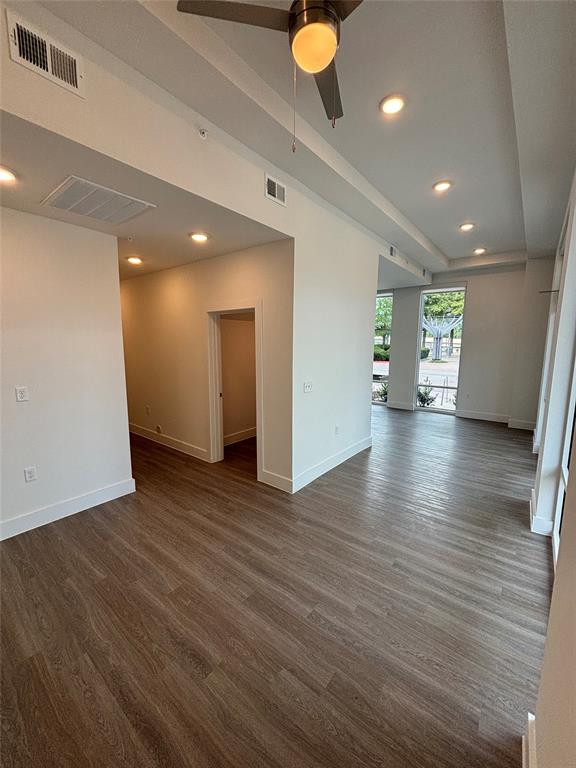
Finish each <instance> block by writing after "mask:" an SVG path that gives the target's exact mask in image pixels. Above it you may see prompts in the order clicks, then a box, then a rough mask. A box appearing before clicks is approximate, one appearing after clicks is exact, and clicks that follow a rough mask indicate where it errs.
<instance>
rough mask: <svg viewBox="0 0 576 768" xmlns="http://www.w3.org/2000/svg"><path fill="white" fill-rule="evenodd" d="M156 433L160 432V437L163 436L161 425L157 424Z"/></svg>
mask: <svg viewBox="0 0 576 768" xmlns="http://www.w3.org/2000/svg"><path fill="white" fill-rule="evenodd" d="M156 432H158V434H159V435H161V434H162V427H161V426H160V424H156Z"/></svg>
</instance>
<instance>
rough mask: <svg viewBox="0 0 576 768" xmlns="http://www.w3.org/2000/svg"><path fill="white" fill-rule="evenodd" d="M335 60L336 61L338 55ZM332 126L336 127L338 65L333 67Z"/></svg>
mask: <svg viewBox="0 0 576 768" xmlns="http://www.w3.org/2000/svg"><path fill="white" fill-rule="evenodd" d="M333 61H334V63H336V56H334V59H333ZM332 128H336V67H333V68H332Z"/></svg>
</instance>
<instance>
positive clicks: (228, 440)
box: [224, 427, 256, 445]
mask: <svg viewBox="0 0 576 768" xmlns="http://www.w3.org/2000/svg"><path fill="white" fill-rule="evenodd" d="M251 437H256V427H252V428H251V429H242V430H240V432H231V433H230V434H229V435H224V445H232V444H233V443H240V442H242V440H248V439H249V438H251Z"/></svg>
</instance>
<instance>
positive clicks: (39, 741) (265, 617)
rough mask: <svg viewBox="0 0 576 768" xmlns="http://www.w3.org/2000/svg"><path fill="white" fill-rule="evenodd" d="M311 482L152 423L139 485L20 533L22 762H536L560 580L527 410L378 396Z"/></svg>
mask: <svg viewBox="0 0 576 768" xmlns="http://www.w3.org/2000/svg"><path fill="white" fill-rule="evenodd" d="M373 410H374V418H373V428H374V447H373V448H372V449H371V450H369V451H364V452H363V453H362V454H360V455H358V456H356V457H354V458H353V459H352V460H350V461H348V462H346V463H345V464H343V465H341V466H340V467H338V468H337V469H335V470H333V471H332V472H330V473H329V474H327V475H325V476H323V477H322V478H320V479H319V480H317V481H316V482H315V483H313V484H312V485H311V486H309V487H307V488H306V489H304V490H303V491H301V492H300V493H298V494H297V495H295V496H289V495H287V494H284V493H282V492H280V491H277V490H275V489H273V488H269V487H267V486H265V485H259V484H257V483H256V482H255V480H254V452H255V451H254V445H253V444H252V443H250V442H249V443H243V444H238V445H236V446H234V447H231V448H230V449H227V452H226V454H227V459H226V461H225V462H223V463H222V464H219V465H208V464H205V463H202V462H200V461H197V460H195V459H192V458H189V457H187V456H184V455H179V454H176V453H173V452H170V451H169V450H168V449H164V448H162V447H158V446H155V445H153V444H151V443H149V442H146V441H145V440H142V439H135V440H134V443H133V463H134V476H135V478H136V481H137V486H138V491H137V493H136V494H133V495H132V496H130V497H125V498H124V499H120V500H118V501H115V502H111V503H108V504H104V505H102V506H100V507H98V508H96V509H93V510H90V511H88V512H83V513H81V514H78V515H75V516H74V517H69V518H67V519H64V520H61V521H59V522H57V523H53V524H51V525H48V526H45V527H43V528H39V529H37V530H35V531H31V532H29V533H26V534H23V535H21V536H18V537H16V538H14V539H11V540H8V541H6V542H4V544H3V545H2V598H3V605H2V609H3V610H2V640H3V653H2V662H3V664H2V674H3V682H2V708H3V733H2V736H3V738H2V765H3V766H5V767H6V768H8V767H9V766H10V767H11V766H18V767H19V768H21V767H23V766H27V767H28V768H30V767H35V766H38V767H40V766H42V768H49V767H50V766H58V768H67V767H68V766H69V767H70V768H85V767H86V768H88V767H90V768H92V767H93V768H112V767H114V768H116V767H118V768H121V767H123V766H138V768H155V767H156V766H163V767H169V768H184V767H191V766H194V767H198V768H240V767H242V768H244V767H246V768H287V767H291V768H328V767H334V768H336V767H337V768H360V767H361V766H362V768H370V767H372V766H381V767H384V766H385V767H386V768H492V767H494V766H506V767H508V766H510V767H514V768H518V767H519V766H520V765H521V749H520V736H521V733H522V732H523V730H524V726H525V721H526V714H527V712H528V710H530V709H533V708H534V704H535V698H536V691H537V683H538V674H539V668H540V662H541V657H542V651H543V641H544V634H545V629H546V620H547V611H548V600H549V590H550V578H551V561H550V554H549V552H550V541H549V539H546V538H543V537H539V536H534V535H532V534H531V533H530V532H529V530H528V498H529V493H530V488H531V485H532V482H533V475H534V470H535V463H536V462H535V458H534V456H532V454H531V452H530V436H529V435H528V433H526V432H518V431H513V430H509V429H507V428H506V427H504V426H500V425H494V424H489V423H486V422H475V421H468V420H460V419H456V418H454V417H453V416H446V415H442V414H431V413H415V414H413V413H407V412H401V411H397V412H393V411H387V410H386V409H385V408H382V407H377V406H376V407H374V409H373Z"/></svg>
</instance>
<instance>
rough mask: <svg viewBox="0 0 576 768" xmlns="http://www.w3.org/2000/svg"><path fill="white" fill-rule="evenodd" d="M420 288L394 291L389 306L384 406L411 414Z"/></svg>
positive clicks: (414, 393)
mask: <svg viewBox="0 0 576 768" xmlns="http://www.w3.org/2000/svg"><path fill="white" fill-rule="evenodd" d="M420 297H421V288H419V287H416V288H397V289H396V290H395V291H394V302H393V304H392V334H391V347H390V374H389V378H388V407H389V408H403V409H404V410H408V411H413V410H414V407H415V405H414V403H415V400H416V376H417V375H418V361H419V359H420V330H421V325H420Z"/></svg>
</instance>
